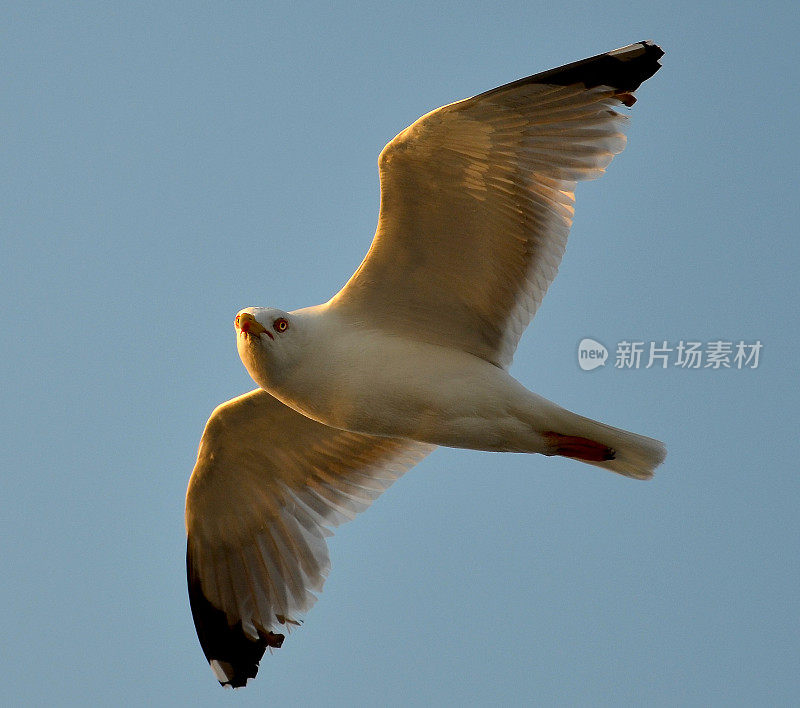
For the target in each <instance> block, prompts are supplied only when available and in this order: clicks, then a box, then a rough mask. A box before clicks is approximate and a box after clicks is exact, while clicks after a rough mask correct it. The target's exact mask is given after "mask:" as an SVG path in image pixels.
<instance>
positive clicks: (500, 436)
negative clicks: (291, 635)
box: [186, 42, 666, 687]
mask: <svg viewBox="0 0 800 708" xmlns="http://www.w3.org/2000/svg"><path fill="white" fill-rule="evenodd" d="M662 55H663V52H662V51H661V49H660V48H659V47H658V46H656V45H655V44H653V43H652V42H639V43H637V44H632V45H630V46H627V47H623V48H622V49H617V50H615V51H613V52H608V53H606V54H601V55H598V56H596V57H592V58H590V59H585V60H583V61H580V62H576V63H574V64H569V65H567V66H564V67H560V68H558V69H552V70H550V71H546V72H544V73H541V74H537V75H535V76H531V77H528V78H526V79H521V80H519V81H516V82H514V83H511V84H508V85H506V86H502V87H500V88H497V89H494V90H492V91H488V92H486V93H483V94H480V95H478V96H475V97H473V98H469V99H466V100H464V101H459V102H457V103H452V104H450V105H447V106H444V107H442V108H439V109H437V110H435V111H432V112H431V113H428V114H427V115H425V116H423V117H422V118H420V119H419V120H417V121H416V122H415V123H414V124H413V125H411V126H409V127H408V128H406V129H405V130H404V131H403V132H401V133H400V134H399V135H398V136H397V137H395V138H394V139H393V140H392V141H391V142H390V143H389V144H388V145H387V146H386V147H385V148H384V150H383V152H382V153H381V155H380V159H379V166H380V179H381V207H380V216H379V219H378V228H377V232H376V234H375V238H374V240H373V242H372V246H371V247H370V250H369V253H368V254H367V256H366V258H365V259H364V261H363V263H362V264H361V266H360V267H359V268H358V270H357V271H356V272H355V274H354V275H353V276H352V277H351V278H350V280H349V281H348V283H347V284H346V285H345V286H344V287H343V288H342V290H341V291H339V292H338V293H337V294H336V295H335V296H334V297H333V298H332V299H331V300H330V301H329V302H327V303H325V304H323V305H317V306H314V307H308V308H305V309H302V310H296V311H294V312H283V311H281V310H277V309H274V308H261V307H250V308H246V309H244V310H242V311H241V312H239V314H238V315H237V316H236V320H235V328H236V333H237V345H238V350H239V355H240V357H241V359H242V362H243V363H244V365H245V367H246V368H247V370H248V372H249V373H250V375H251V376H252V377H253V379H254V380H255V382H256V383H257V384H258V386H259V388H257V389H256V390H254V391H251V392H250V393H247V394H245V395H243V396H239V397H238V398H234V399H233V400H231V401H228V402H227V403H224V404H222V405H221V406H219V407H218V408H217V409H216V410H215V411H214V412H213V413H212V415H211V418H210V419H209V421H208V423H207V425H206V429H205V431H204V433H203V437H202V439H201V441H200V449H199V452H198V455H197V464H196V466H195V468H194V471H193V473H192V477H191V479H190V481H189V489H188V492H187V497H186V529H187V551H186V567H187V575H188V581H189V599H190V603H191V608H192V614H193V616H194V621H195V626H196V628H197V633H198V637H199V639H200V644H201V646H202V648H203V651H204V653H205V655H206V658H207V659H208V661H209V663H210V665H211V668H212V670H213V671H214V674H215V675H216V677H217V679H218V680H219V682H220V683H221V684H223V685H226V686H234V687H236V686H243V685H245V684H246V682H247V679H248V678H252V677H254V676H255V675H256V672H257V671H258V664H259V661H260V660H261V657H262V655H263V653H264V651H265V650H266V648H267V647H274V648H277V647H280V646H281V644H282V643H283V639H284V635H283V634H282V633H281V632H279V631H278V630H280V629H281V628H282V627H287V626H291V625H295V624H297V623H298V621H299V617H300V615H301V614H302V613H304V612H305V611H306V610H308V609H309V608H310V607H311V605H313V603H314V601H315V600H316V596H315V593H318V592H319V591H320V590H321V589H322V585H323V583H324V580H325V577H326V575H327V572H328V569H329V566H330V564H329V560H328V549H327V543H326V541H325V537H326V536H328V535H330V533H331V531H330V529H331V528H332V527H334V526H337V525H338V524H340V523H342V522H344V521H347V520H349V519H352V518H353V517H354V516H355V515H356V514H357V513H358V512H359V511H361V510H363V509H365V508H366V507H367V506H369V504H370V503H371V502H372V501H373V500H374V499H375V498H376V497H377V496H378V495H379V494H380V493H381V492H382V491H383V490H384V489H386V488H387V487H388V486H389V485H390V484H392V482H394V480H396V479H397V478H398V477H399V476H401V475H402V474H403V473H404V472H405V471H406V470H408V469H409V468H410V467H412V466H413V465H414V464H416V463H417V462H419V460H421V459H422V458H423V457H424V456H425V455H427V454H428V453H429V452H430V451H431V450H433V449H434V447H435V446H437V445H446V446H451V447H463V448H471V449H475V450H495V451H510V452H538V453H542V454H545V455H562V456H566V457H572V458H575V459H578V460H581V461H584V462H587V463H589V464H592V465H596V466H598V467H603V468H605V469H607V470H610V471H612V472H617V473H619V474H622V475H625V476H628V477H634V478H637V479H648V478H649V477H651V476H652V474H653V470H654V469H655V467H657V466H658V465H659V464H660V463H661V462H662V461H663V459H664V456H665V454H666V452H665V448H664V445H663V444H662V443H660V442H658V441H657V440H653V439H651V438H646V437H643V436H640V435H636V434H634V433H630V432H626V431H624V430H619V429H617V428H612V427H610V426H608V425H605V424H603V423H599V422H597V421H593V420H590V419H588V418H583V417H581V416H579V415H577V414H575V413H572V412H570V411H567V410H565V409H563V408H560V407H559V406H557V405H556V404H554V403H552V402H550V401H548V400H546V399H544V398H542V397H541V396H537V395H536V394H534V393H531V392H530V391H528V390H527V389H526V388H525V387H524V386H522V384H520V383H519V382H518V381H516V380H515V379H513V378H512V377H511V376H510V375H509V374H508V373H507V369H508V367H509V365H510V364H511V360H512V357H513V355H514V350H515V349H516V347H517V343H518V342H519V338H520V336H521V335H522V332H523V331H524V330H525V327H527V325H528V323H529V322H530V320H531V319H532V317H533V316H534V314H535V313H536V310H537V308H538V307H539V305H540V304H541V301H542V298H543V297H544V294H545V292H546V291H547V288H548V286H549V285H550V283H551V282H552V280H553V278H554V277H555V275H556V272H557V270H558V265H559V263H560V261H561V256H562V255H563V253H564V247H565V244H566V241H567V235H568V233H569V229H570V226H571V224H572V214H573V204H574V189H575V184H576V182H578V181H580V180H586V179H594V178H596V177H599V176H600V175H601V174H602V173H603V171H604V170H605V168H606V167H607V165H608V164H609V162H610V161H611V159H612V158H613V156H614V155H615V154H617V153H619V152H621V151H622V149H623V148H624V147H625V135H624V130H625V124H626V122H627V118H626V117H625V116H623V115H621V114H620V113H619V112H618V109H619V108H620V107H621V106H623V105H624V106H631V105H633V102H634V101H635V98H634V97H633V92H634V91H635V90H636V89H637V88H638V87H639V85H640V84H641V83H642V82H643V81H645V80H646V79H648V78H649V77H650V76H652V75H653V74H654V73H655V72H656V71H657V70H658V69H659V63H658V59H659V58H660V57H661V56H662Z"/></svg>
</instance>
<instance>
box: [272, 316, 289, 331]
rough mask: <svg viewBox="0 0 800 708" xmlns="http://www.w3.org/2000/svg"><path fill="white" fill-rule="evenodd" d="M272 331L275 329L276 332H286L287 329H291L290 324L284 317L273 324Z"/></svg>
mask: <svg viewBox="0 0 800 708" xmlns="http://www.w3.org/2000/svg"><path fill="white" fill-rule="evenodd" d="M272 329H274V330H275V331H276V332H285V331H286V330H287V329H289V322H288V321H287V320H286V319H284V318H283V317H279V318H278V319H277V320H275V321H274V322H273V323H272Z"/></svg>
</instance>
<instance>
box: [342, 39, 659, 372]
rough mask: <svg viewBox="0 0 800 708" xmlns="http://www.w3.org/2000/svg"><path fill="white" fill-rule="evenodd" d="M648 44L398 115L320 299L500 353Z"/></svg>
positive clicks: (405, 332)
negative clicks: (376, 208) (370, 233)
mask: <svg viewBox="0 0 800 708" xmlns="http://www.w3.org/2000/svg"><path fill="white" fill-rule="evenodd" d="M662 54H663V52H662V51H661V49H660V48H659V47H657V46H656V45H654V44H653V43H652V42H639V43H637V44H632V45H630V46H628V47H624V48H622V49H618V50H616V51H614V52H608V53H607V54H601V55H599V56H596V57H592V58H591V59H585V60H583V61H581V62H576V63H575V64H570V65H567V66H563V67H560V68H558V69H553V70H550V71H547V72H544V73H542V74H537V75H535V76H531V77H528V78H527V79H521V80H519V81H515V82H514V83H511V84H508V85H506V86H501V87H500V88H497V89H493V90H492V91H488V92H486V93H483V94H480V95H478V96H475V97H473V98H469V99H466V100H464V101H459V102H457V103H452V104H450V105H448V106H444V107H443V108H439V109H437V110H435V111H432V112H431V113H428V114H427V115H425V116H423V117H422V118H420V119H419V120H418V121H416V122H415V123H414V124H413V125H411V126H410V127H408V128H406V130H404V131H403V132H402V133H400V134H399V135H398V136H397V137H395V138H394V139H393V140H392V141H391V142H390V143H389V144H388V145H387V146H386V147H385V148H384V150H383V152H382V153H381V156H380V160H379V167H380V178H381V210H380V217H379V220H378V228H377V231H376V234H375V238H374V240H373V242H372V246H371V248H370V250H369V253H368V254H367V256H366V258H365V259H364V262H363V263H362V264H361V266H360V267H359V269H358V270H357V271H356V273H355V274H354V275H353V277H352V278H351V279H350V280H349V281H348V283H347V284H346V285H345V287H344V288H343V289H342V290H341V291H340V292H339V293H338V294H337V295H336V296H334V298H333V299H332V300H331V302H330V305H331V307H334V308H336V309H337V310H338V311H340V312H341V313H343V314H345V315H350V316H351V317H352V318H353V319H354V320H358V321H361V320H365V319H368V321H369V323H370V324H371V325H372V326H379V327H382V328H384V329H386V330H388V331H391V332H394V333H397V334H400V335H402V336H406V337H412V338H417V339H423V340H425V341H430V342H432V343H434V344H441V345H444V346H451V347H456V348H459V349H462V350H465V351H468V352H470V353H472V354H475V355H476V356H480V357H482V358H484V359H486V360H488V361H491V362H492V363H495V364H498V365H499V366H504V367H505V366H508V365H509V364H510V363H511V359H512V357H513V354H514V350H515V349H516V346H517V343H518V342H519V338H520V336H521V335H522V332H523V331H524V329H525V327H527V325H528V323H529V322H530V320H531V318H532V317H533V316H534V314H535V312H536V310H537V308H538V307H539V305H540V303H541V301H542V298H543V297H544V294H545V292H546V290H547V288H548V287H549V285H550V283H551V282H552V280H553V278H555V275H556V272H557V270H558V266H559V264H560V262H561V256H562V254H563V252H564V248H565V245H566V242H567V235H568V234H569V229H570V226H571V225H572V215H573V203H574V194H573V192H574V189H575V183H576V182H578V181H580V180H587V179H595V178H597V177H599V176H600V175H601V174H602V173H603V171H604V170H605V168H606V166H607V165H608V163H609V162H611V159H612V158H613V156H614V155H615V154H617V153H619V152H621V151H622V149H623V148H624V146H625V135H624V132H623V131H624V129H625V124H626V122H627V118H626V117H624V116H622V115H620V114H619V113H618V112H617V109H618V108H620V107H621V106H623V105H628V106H630V105H632V103H633V101H634V98H633V95H632V92H633V91H634V90H635V89H636V88H638V86H639V85H640V84H641V83H642V81H644V80H645V79H647V78H649V77H650V76H652V74H654V73H655V72H656V71H657V70H658V68H659V63H658V59H659V57H661V55H662Z"/></svg>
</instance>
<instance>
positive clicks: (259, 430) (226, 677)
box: [186, 389, 433, 686]
mask: <svg viewBox="0 0 800 708" xmlns="http://www.w3.org/2000/svg"><path fill="white" fill-rule="evenodd" d="M432 449H433V446H431V445H424V444H421V443H415V442H412V441H403V440H397V439H389V438H380V437H371V436H367V435H359V434H355V433H350V432H347V431H343V430H336V429H334V428H329V427H327V426H325V425H322V424H321V423H317V422H315V421H313V420H311V419H309V418H305V417H304V416H302V415H300V414H299V413H296V412H295V411H293V410H292V409H291V408H288V407H287V406H285V405H284V404H282V403H281V402H279V401H278V400H277V399H275V398H273V397H272V396H271V395H270V394H268V393H266V392H265V391H263V390H261V389H256V390H255V391H251V392H250V393H247V394H245V395H243V396H240V397H238V398H235V399H233V400H231V401H228V402H227V403H224V404H222V405H221V406H219V407H218V408H217V409H216V410H215V411H214V413H213V414H212V415H211V418H210V419H209V421H208V423H207V424H206V429H205V431H204V433H203V437H202V439H201V441H200V449H199V452H198V455H197V464H196V466H195V468H194V472H193V473H192V477H191V480H190V482H189V489H188V492H187V497H186V529H187V535H188V538H187V551H186V565H187V574H188V581H189V598H190V602H191V606H192V614H193V616H194V621H195V626H196V628H197V633H198V636H199V639H200V644H201V646H202V647H203V651H204V652H205V655H206V658H207V659H208V660H209V663H210V664H211V667H212V669H213V670H214V673H215V674H216V676H217V678H218V679H219V681H220V683H222V684H223V685H231V686H243V685H244V684H245V683H246V681H247V679H248V678H251V677H254V676H255V675H256V672H257V670H258V663H259V661H260V659H261V656H262V655H263V653H264V650H265V649H266V647H267V646H280V644H281V642H282V641H283V635H281V634H279V633H277V632H276V630H277V629H278V628H280V627H281V626H286V624H287V623H288V624H292V623H295V622H297V620H298V618H299V615H300V614H301V613H303V612H305V611H306V610H308V609H309V608H310V607H311V605H313V603H314V602H315V600H316V597H315V595H314V593H317V592H319V591H320V590H321V589H322V585H323V583H324V581H325V577H326V575H327V572H328V569H329V567H330V563H329V559H328V548H327V543H326V541H325V537H326V536H328V535H330V530H329V529H330V528H331V527H334V526H337V525H338V524H340V523H342V522H344V521H347V520H349V519H351V518H353V517H354V516H355V515H356V514H357V513H358V512H359V511H362V510H363V509H366V508H367V507H368V506H369V505H370V503H372V501H373V500H374V499H376V498H377V497H378V496H379V495H380V494H381V492H383V490H384V489H386V488H387V487H388V486H389V485H390V484H392V482H394V481H395V480H396V479H397V478H398V477H399V476H400V475H402V474H403V473H404V472H405V471H406V470H408V469H409V468H410V467H412V466H413V465H414V464H416V463H417V462H418V461H419V460H421V459H422V458H423V457H424V456H425V455H426V454H428V453H429V452H430V451H431V450H432Z"/></svg>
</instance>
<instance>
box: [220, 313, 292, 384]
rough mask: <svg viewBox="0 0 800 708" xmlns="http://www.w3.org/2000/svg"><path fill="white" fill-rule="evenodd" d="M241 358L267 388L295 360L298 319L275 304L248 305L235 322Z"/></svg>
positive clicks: (255, 378)
mask: <svg viewBox="0 0 800 708" xmlns="http://www.w3.org/2000/svg"><path fill="white" fill-rule="evenodd" d="M233 325H234V327H235V328H236V346H237V349H238V350H239V357H240V358H241V360H242V363H243V364H244V366H245V368H246V369H247V371H248V372H249V374H250V376H252V377H253V379H254V380H255V382H256V383H257V384H258V385H259V386H261V387H262V388H268V387H269V386H270V385H273V384H275V383H276V382H277V380H278V379H280V377H281V373H282V372H284V371H286V369H287V368H288V367H289V366H290V364H291V362H292V361H293V360H295V359H296V350H297V349H298V347H299V346H300V339H301V337H300V330H301V329H302V327H301V326H300V321H299V318H297V317H295V316H294V315H293V314H291V313H289V312H284V311H283V310H278V309H276V308H274V307H246V308H245V309H244V310H240V311H239V312H238V313H237V315H236V319H235V320H234V322H233Z"/></svg>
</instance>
